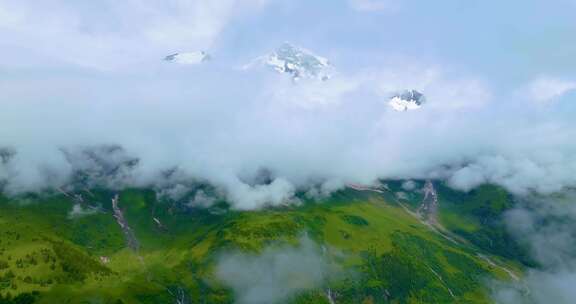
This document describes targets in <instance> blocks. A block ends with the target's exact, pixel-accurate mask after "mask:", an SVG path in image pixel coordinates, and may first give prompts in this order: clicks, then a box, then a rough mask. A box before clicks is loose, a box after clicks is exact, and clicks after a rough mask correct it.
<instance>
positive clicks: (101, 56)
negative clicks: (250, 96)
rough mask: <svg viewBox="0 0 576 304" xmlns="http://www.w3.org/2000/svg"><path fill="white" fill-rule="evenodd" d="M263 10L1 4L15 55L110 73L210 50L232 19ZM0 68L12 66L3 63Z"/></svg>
mask: <svg viewBox="0 0 576 304" xmlns="http://www.w3.org/2000/svg"><path fill="white" fill-rule="evenodd" d="M263 4H265V1H262V0H221V1H201V0H168V1H159V0H151V1H134V0H133V1H123V2H119V1H109V0H105V1H91V2H77V1H65V0H49V1H43V2H42V3H38V2H34V1H9V0H8V1H6V0H0V35H2V37H3V41H2V42H3V43H4V44H6V46H8V47H10V48H13V50H12V52H15V53H18V52H23V51H25V52H29V53H31V54H32V55H31V57H32V56H38V57H41V58H45V59H44V60H56V61H61V62H68V63H73V64H77V65H81V66H84V67H91V68H97V69H111V68H117V67H119V66H125V65H134V64H140V63H141V62H143V61H152V60H160V59H161V58H163V57H164V56H165V55H168V54H171V53H174V52H178V51H187V50H204V49H209V48H210V47H212V46H213V45H214V44H215V42H216V41H217V39H218V36H219V34H220V33H221V32H222V30H223V29H224V27H225V26H226V25H227V24H228V22H229V21H230V20H231V19H232V18H233V17H234V16H236V15H237V14H239V12H243V11H246V10H247V9H254V8H258V7H260V6H262V5H263ZM47 11H48V12H49V13H46V12H47ZM6 46H5V49H6ZM29 59H30V60H32V58H29ZM11 60H13V58H12V59H11ZM42 61H43V60H41V59H39V60H38V61H37V62H35V64H36V65H38V64H39V63H40V62H42ZM1 63H3V64H12V63H13V62H11V61H10V60H6V59H5V58H4V60H2V59H0V64H1ZM20 64H26V62H23V63H20Z"/></svg>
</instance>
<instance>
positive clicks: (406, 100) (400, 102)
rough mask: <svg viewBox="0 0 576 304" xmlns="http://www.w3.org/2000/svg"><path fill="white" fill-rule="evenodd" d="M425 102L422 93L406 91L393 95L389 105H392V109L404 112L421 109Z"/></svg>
mask: <svg viewBox="0 0 576 304" xmlns="http://www.w3.org/2000/svg"><path fill="white" fill-rule="evenodd" d="M425 100H426V98H425V97H424V95H423V94H422V93H420V92H418V91H416V90H406V91H403V92H401V93H398V94H395V95H393V96H392V97H391V98H390V101H389V102H388V105H390V107H392V109H394V110H396V111H399V112H402V111H408V110H416V109H419V108H421V107H422V104H423V103H424V102H425Z"/></svg>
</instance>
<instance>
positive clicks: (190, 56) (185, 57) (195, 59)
mask: <svg viewBox="0 0 576 304" xmlns="http://www.w3.org/2000/svg"><path fill="white" fill-rule="evenodd" d="M209 59H210V55H208V53H206V52H204V51H196V52H185V53H175V54H172V55H168V56H166V57H165V58H164V60H166V61H170V62H175V63H178V64H191V65H193V64H201V63H203V62H206V61H208V60H209Z"/></svg>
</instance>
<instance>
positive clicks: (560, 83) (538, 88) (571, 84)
mask: <svg viewBox="0 0 576 304" xmlns="http://www.w3.org/2000/svg"><path fill="white" fill-rule="evenodd" d="M573 90H576V81H570V80H564V79H559V78H554V77H547V76H541V77H539V78H537V79H535V80H534V81H532V83H530V85H529V86H528V89H527V92H526V94H527V95H528V97H529V98H531V99H532V100H534V101H536V102H538V103H549V102H552V101H554V100H556V99H558V98H560V97H562V96H563V95H565V94H566V93H568V92H570V91H573Z"/></svg>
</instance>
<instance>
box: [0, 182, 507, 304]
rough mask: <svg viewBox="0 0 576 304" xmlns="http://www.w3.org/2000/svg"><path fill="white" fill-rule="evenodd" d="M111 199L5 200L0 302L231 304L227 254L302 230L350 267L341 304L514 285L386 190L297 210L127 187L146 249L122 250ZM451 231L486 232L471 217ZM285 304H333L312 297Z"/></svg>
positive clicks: (127, 204) (477, 298)
mask: <svg viewBox="0 0 576 304" xmlns="http://www.w3.org/2000/svg"><path fill="white" fill-rule="evenodd" d="M111 198H112V194H111V193H107V192H96V193H94V195H93V197H92V200H93V201H95V202H99V203H101V204H102V211H100V212H98V213H95V214H91V215H86V216H82V217H70V216H69V212H70V210H71V209H72V206H73V203H72V201H71V199H70V198H68V197H66V196H64V195H51V196H47V197H33V196H30V197H26V198H22V199H19V200H17V201H15V200H9V199H7V198H0V236H1V237H0V295H2V298H3V299H2V300H0V303H174V296H173V294H175V293H178V292H180V293H184V294H185V295H186V297H187V298H188V300H189V302H190V303H233V302H234V294H233V292H232V291H231V290H229V289H227V288H226V287H225V286H222V285H221V284H220V283H219V282H218V281H217V280H216V279H215V278H214V274H213V270H214V264H215V261H216V259H217V257H218V255H219V254H220V253H222V252H227V251H230V250H241V251H245V252H259V251H261V250H262V249H263V248H265V247H266V246H268V245H270V244H274V243H293V244H295V243H297V242H298V240H299V239H300V238H301V237H302V235H303V234H306V235H307V236H308V237H309V238H311V239H312V240H314V241H316V242H317V243H318V244H321V245H323V246H324V247H325V248H328V252H329V253H328V254H329V255H332V257H333V258H334V259H335V260H336V261H337V263H339V264H340V265H342V267H343V268H344V269H346V271H345V273H346V275H343V276H342V277H341V278H339V279H338V280H334V281H330V282H329V283H327V284H329V286H326V288H330V290H332V291H333V292H334V299H335V300H336V302H337V303H451V302H452V303H489V302H490V301H489V298H488V291H487V290H486V289H485V288H484V284H483V283H484V282H485V280H488V279H491V278H499V279H508V275H507V274H506V273H505V272H504V271H502V270H501V269H500V268H498V267H493V266H491V265H490V264H489V263H488V262H486V261H485V260H483V259H481V258H479V257H478V256H477V253H476V252H475V251H474V250H475V249H473V248H472V247H471V246H467V245H465V244H459V243H453V242H451V241H449V240H447V239H445V238H443V237H442V236H440V235H439V234H437V233H435V232H433V231H432V230H431V229H430V228H429V227H427V226H425V225H423V224H422V223H420V222H419V221H418V220H417V219H416V218H414V217H413V216H412V215H410V214H409V213H407V212H406V211H405V210H404V209H402V208H400V207H399V206H398V205H395V204H391V203H390V200H388V199H386V198H385V197H384V196H382V195H380V194H377V193H368V192H359V191H355V190H346V191H340V192H338V193H336V194H334V195H333V196H332V197H330V198H328V199H325V200H323V201H320V202H306V203H304V204H303V205H301V206H298V207H285V208H277V209H267V210H263V211H258V212H235V211H228V212H210V211H209V210H199V209H192V210H189V209H184V208H180V207H178V206H174V205H169V204H166V203H162V202H157V201H156V199H155V196H154V194H153V192H151V191H146V190H128V191H123V192H122V193H121V194H120V199H119V202H120V207H121V208H122V209H123V210H124V214H125V216H126V219H127V222H128V223H129V225H130V226H131V228H132V230H133V231H134V233H135V235H136V238H137V239H138V241H139V244H140V247H139V250H137V251H134V250H131V249H129V248H127V247H126V245H125V237H124V235H123V232H122V230H121V228H120V226H119V225H118V223H117V222H116V220H115V218H114V217H113V216H112V214H113V213H112V206H111V203H110V202H111ZM154 218H155V219H156V220H157V221H155V220H154ZM454 225H461V226H462V227H468V228H469V229H472V228H470V227H473V228H474V229H481V228H478V227H481V225H479V224H478V223H476V222H474V221H468V219H465V222H463V223H456V224H454ZM459 227H460V226H459ZM18 295H20V296H19V297H18ZM288 302H292V303H328V298H327V297H326V296H325V292H324V290H311V291H308V292H303V293H301V294H299V295H296V296H295V297H293V298H292V299H290V300H288Z"/></svg>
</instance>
